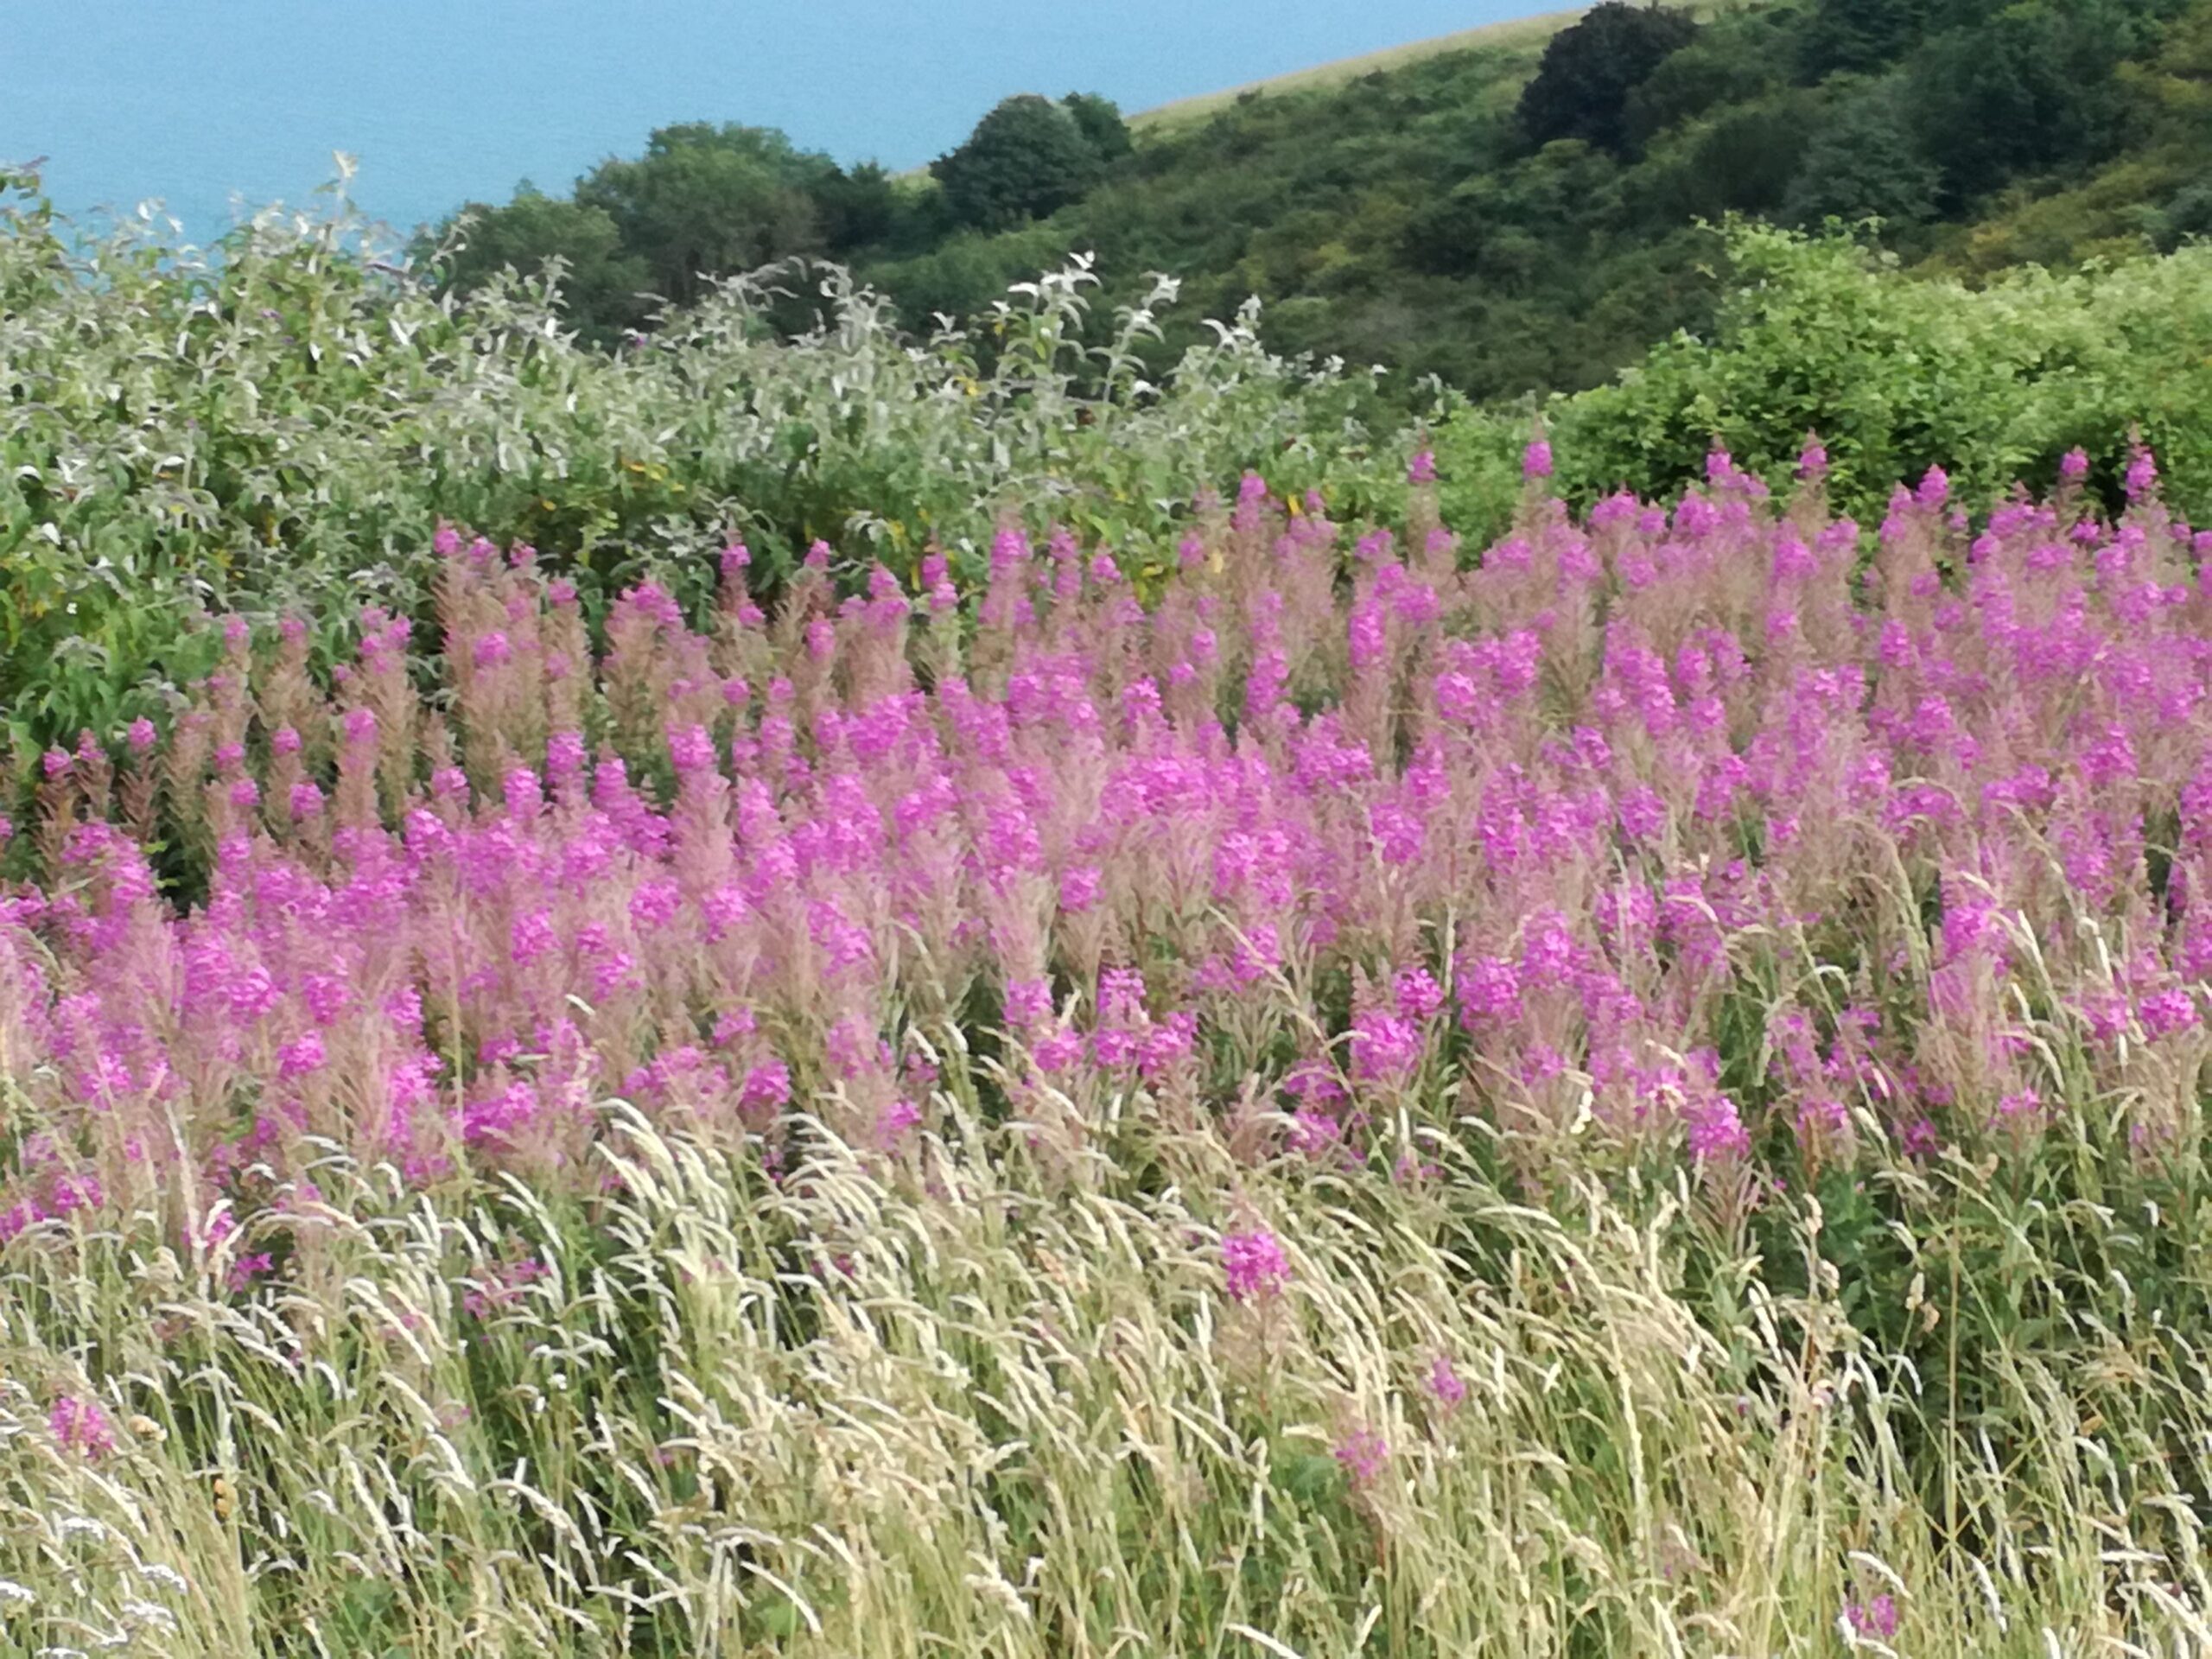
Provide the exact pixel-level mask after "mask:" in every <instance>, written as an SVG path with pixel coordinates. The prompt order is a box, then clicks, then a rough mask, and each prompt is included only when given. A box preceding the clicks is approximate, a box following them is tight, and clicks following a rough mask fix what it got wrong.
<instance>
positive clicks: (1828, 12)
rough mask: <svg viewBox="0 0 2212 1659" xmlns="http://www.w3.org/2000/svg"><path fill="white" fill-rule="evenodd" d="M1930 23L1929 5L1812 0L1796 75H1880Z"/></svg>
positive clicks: (1919, 0)
mask: <svg viewBox="0 0 2212 1659" xmlns="http://www.w3.org/2000/svg"><path fill="white" fill-rule="evenodd" d="M1929 21H1930V18H1929V0H1814V4H1813V6H1812V9H1811V10H1810V11H1808V13H1807V14H1806V16H1805V21H1804V25H1803V28H1802V31H1801V33H1800V34H1799V35H1798V37H1797V73H1799V74H1800V75H1801V76H1802V77H1803V78H1804V79H1806V80H1808V81H1821V80H1826V79H1827V78H1828V77H1829V76H1830V75H1835V74H1846V75H1878V74H1880V73H1882V72H1883V71H1884V70H1885V69H1891V68H1894V67H1896V66H1897V63H1898V61H1899V60H1902V59H1903V58H1904V54H1906V53H1907V52H1908V51H1910V49H1911V48H1912V47H1913V45H1914V44H1915V43H1916V41H1918V40H1919V39H1920V36H1921V34H1922V31H1923V30H1924V29H1927V27H1928V26H1929Z"/></svg>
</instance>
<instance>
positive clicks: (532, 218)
mask: <svg viewBox="0 0 2212 1659" xmlns="http://www.w3.org/2000/svg"><path fill="white" fill-rule="evenodd" d="M461 211H462V214H463V215H465V216H466V222H465V223H461V222H458V221H457V222H456V226H455V227H454V229H453V230H451V231H449V232H448V236H449V237H450V238H451V244H450V245H449V246H448V248H446V249H445V250H444V251H442V253H440V252H438V251H437V250H436V245H435V243H433V244H430V245H426V246H425V247H424V248H423V250H422V251H423V253H424V254H426V255H428V256H430V257H436V258H438V259H439V260H440V262H441V264H442V270H443V271H444V274H445V280H446V281H447V282H448V283H450V284H451V285H452V287H453V288H454V289H455V290H457V291H458V292H461V293H464V294H467V293H474V292H475V291H476V290H477V289H480V288H482V287H484V286H485V285H486V284H487V283H490V282H491V281H492V280H493V278H494V277H497V276H499V273H501V272H502V271H510V270H512V271H514V272H517V273H518V274H519V275H521V276H524V277H546V278H549V279H553V280H556V281H557V283H558V286H559V288H560V290H561V293H562V295H563V298H564V300H565V301H566V304H567V314H568V316H569V320H570V321H572V322H574V323H575V325H576V326H577V327H579V328H581V329H582V330H583V331H584V332H585V333H586V334H588V335H590V336H591V337H592V338H594V339H596V340H602V341H608V340H613V338H615V337H616V336H617V335H618V334H620V333H622V332H623V331H625V330H627V329H631V328H635V327H638V326H639V324H641V323H643V322H644V321H645V318H646V315H647V306H648V301H647V298H646V296H647V295H648V293H649V291H650V289H652V282H653V277H652V272H651V271H650V270H648V269H647V268H646V265H645V259H644V257H642V256H641V255H639V254H637V253H634V252H631V251H627V250H626V248H625V246H624V243H623V237H622V231H621V228H620V226H617V225H616V224H615V222H614V219H613V216H612V215H611V214H610V213H607V210H606V209H605V208H604V207H586V206H585V205H583V204H582V203H581V202H577V201H574V200H567V201H563V200H558V199H556V198H555V197H552V196H548V195H544V194H541V193H540V192H538V191H537V190H535V189H529V188H525V189H522V190H518V191H517V192H516V193H515V197H514V200H512V201H510V202H508V203H507V204H506V206H505V207H486V206H484V205H483V204H482V203H480V202H471V203H470V204H469V205H468V206H467V207H465V208H464V209H462V210H461ZM556 262H557V268H556Z"/></svg>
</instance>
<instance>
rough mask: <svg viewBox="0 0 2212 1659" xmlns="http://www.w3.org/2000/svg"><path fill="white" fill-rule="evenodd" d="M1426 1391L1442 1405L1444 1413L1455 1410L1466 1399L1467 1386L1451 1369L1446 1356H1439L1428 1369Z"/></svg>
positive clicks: (1450, 1360) (1449, 1360)
mask: <svg viewBox="0 0 2212 1659" xmlns="http://www.w3.org/2000/svg"><path fill="white" fill-rule="evenodd" d="M1428 1389H1429V1392H1430V1393H1431V1394H1433V1395H1435V1396H1436V1397H1437V1399H1438V1400H1439V1401H1440V1402H1442V1403H1443V1406H1444V1408H1445V1409H1446V1411H1450V1410H1452V1409H1453V1408H1456V1407H1457V1406H1458V1405H1459V1402H1461V1401H1463V1400H1465V1398H1466V1397H1467V1385H1466V1383H1465V1382H1463V1381H1462V1380H1461V1379H1460V1376H1459V1372H1458V1371H1456V1370H1453V1369H1452V1359H1451V1357H1450V1356H1449V1355H1448V1354H1439V1355H1438V1356H1437V1357H1436V1363H1434V1364H1433V1365H1431V1366H1430V1367H1429V1368H1428Z"/></svg>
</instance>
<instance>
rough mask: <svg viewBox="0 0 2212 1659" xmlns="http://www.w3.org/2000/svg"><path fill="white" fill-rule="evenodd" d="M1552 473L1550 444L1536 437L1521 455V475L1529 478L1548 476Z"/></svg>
mask: <svg viewBox="0 0 2212 1659" xmlns="http://www.w3.org/2000/svg"><path fill="white" fill-rule="evenodd" d="M1551 475H1552V446H1551V444H1550V442H1548V440H1546V439H1543V438H1538V439H1537V440H1536V441H1535V442H1534V443H1532V444H1530V445H1529V447H1528V448H1527V449H1526V450H1524V451H1522V455H1521V476H1522V477H1523V478H1529V479H1540V478H1549V477H1550V476H1551Z"/></svg>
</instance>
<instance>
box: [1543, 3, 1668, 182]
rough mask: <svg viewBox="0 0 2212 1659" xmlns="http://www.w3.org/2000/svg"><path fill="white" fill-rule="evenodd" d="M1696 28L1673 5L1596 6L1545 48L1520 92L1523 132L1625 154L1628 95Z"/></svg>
mask: <svg viewBox="0 0 2212 1659" xmlns="http://www.w3.org/2000/svg"><path fill="white" fill-rule="evenodd" d="M1696 34H1697V22H1696V20H1695V19H1694V18H1693V17H1691V16H1689V14H1688V13H1687V12H1681V11H1675V10H1671V9H1669V8H1668V7H1664V6H1631V5H1629V4H1626V3H1625V0H1605V3H1604V4H1602V5H1598V6H1593V7H1592V8H1591V9H1590V10H1589V11H1588V12H1587V13H1586V14H1585V15H1584V16H1583V18H1582V20H1581V21H1580V22H1578V23H1576V24H1574V25H1573V27H1572V28H1570V29H1561V30H1560V32H1559V33H1558V34H1556V35H1553V36H1552V38H1551V41H1550V43H1549V44H1548V45H1547V46H1546V47H1545V48H1544V56H1543V61H1542V62H1541V64H1539V65H1538V66H1537V69H1536V75H1535V79H1533V80H1531V81H1530V82H1529V85H1528V86H1527V88H1526V89H1525V90H1524V91H1523V92H1522V94H1521V105H1520V115H1521V125H1522V130H1524V131H1525V132H1526V133H1527V134H1528V135H1529V138H1530V139H1531V140H1532V141H1533V142H1535V143H1539V144H1548V143H1552V142H1553V141H1554V140H1555V139H1560V138H1580V139H1583V140H1585V141H1586V142H1587V143H1591V144H1593V145H1595V146H1596V147H1598V148H1599V149H1605V150H1610V151H1611V152H1612V153H1613V154H1614V155H1616V156H1624V155H1626V154H1627V153H1628V151H1629V147H1630V146H1629V131H1628V118H1627V105H1628V96H1629V94H1630V92H1634V91H1635V90H1636V89H1637V87H1638V86H1642V85H1643V83H1644V81H1645V80H1647V79H1649V77H1650V75H1651V73H1652V71H1654V70H1655V69H1656V68H1658V67H1659V66H1660V65H1661V64H1662V63H1663V62H1665V61H1666V60H1667V59H1668V58H1669V57H1670V56H1672V55H1673V54H1675V53H1676V52H1679V51H1680V50H1681V48H1684V47H1685V46H1688V44H1689V43H1690V41H1692V40H1693V39H1694V37H1695V36H1696Z"/></svg>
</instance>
